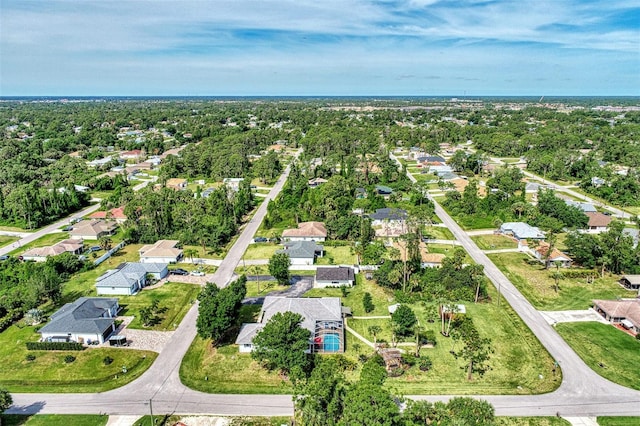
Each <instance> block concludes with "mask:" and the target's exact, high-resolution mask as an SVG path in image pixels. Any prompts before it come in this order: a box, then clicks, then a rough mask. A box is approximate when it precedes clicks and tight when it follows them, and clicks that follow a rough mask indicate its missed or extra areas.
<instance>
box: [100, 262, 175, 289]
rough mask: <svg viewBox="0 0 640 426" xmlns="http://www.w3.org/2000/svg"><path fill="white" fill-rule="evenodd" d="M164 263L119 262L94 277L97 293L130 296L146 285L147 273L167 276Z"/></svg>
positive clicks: (157, 276) (161, 276) (158, 277)
mask: <svg viewBox="0 0 640 426" xmlns="http://www.w3.org/2000/svg"><path fill="white" fill-rule="evenodd" d="M167 266H168V265H167V264H166V263H133V262H128V263H121V264H120V265H118V267H116V269H110V270H108V271H106V272H105V273H104V274H102V275H101V276H99V277H98V279H96V291H97V293H98V294H108V295H121V296H130V295H132V294H136V293H137V292H138V291H140V290H142V288H144V287H145V286H146V285H147V275H150V276H152V277H154V278H156V279H161V278H164V277H166V276H167V274H168V273H169V269H168V268H167Z"/></svg>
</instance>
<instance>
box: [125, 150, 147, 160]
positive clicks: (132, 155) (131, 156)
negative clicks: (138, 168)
mask: <svg viewBox="0 0 640 426" xmlns="http://www.w3.org/2000/svg"><path fill="white" fill-rule="evenodd" d="M143 158H144V152H142V150H140V149H134V150H131V151H124V152H122V153H120V159H121V160H124V161H127V160H134V161H135V162H138V161H140V160H142V159H143Z"/></svg>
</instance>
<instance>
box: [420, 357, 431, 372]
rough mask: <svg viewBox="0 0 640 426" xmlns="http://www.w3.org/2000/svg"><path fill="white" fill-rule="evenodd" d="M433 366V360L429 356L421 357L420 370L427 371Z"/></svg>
mask: <svg viewBox="0 0 640 426" xmlns="http://www.w3.org/2000/svg"><path fill="white" fill-rule="evenodd" d="M432 366H433V362H432V361H431V358H429V357H428V356H425V357H422V358H420V363H419V368H420V370H422V371H427V370H429V369H430V368H431V367H432Z"/></svg>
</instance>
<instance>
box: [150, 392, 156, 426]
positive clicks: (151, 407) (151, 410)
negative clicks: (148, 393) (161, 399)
mask: <svg viewBox="0 0 640 426" xmlns="http://www.w3.org/2000/svg"><path fill="white" fill-rule="evenodd" d="M151 401H152V399H151V398H149V413H150V414H151V426H153V425H154V424H155V422H154V421H153V405H152V404H151Z"/></svg>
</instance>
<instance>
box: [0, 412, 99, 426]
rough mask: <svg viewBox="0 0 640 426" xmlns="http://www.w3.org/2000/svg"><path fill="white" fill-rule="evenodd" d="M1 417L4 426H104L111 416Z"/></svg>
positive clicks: (15, 415)
mask: <svg viewBox="0 0 640 426" xmlns="http://www.w3.org/2000/svg"><path fill="white" fill-rule="evenodd" d="M0 417H1V418H2V424H3V425H4V426H21V425H24V426H69V425H72V426H104V425H106V424H107V421H108V420H109V416H103V415H97V414H36V415H34V416H22V415H17V414H5V415H2V416H0Z"/></svg>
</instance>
